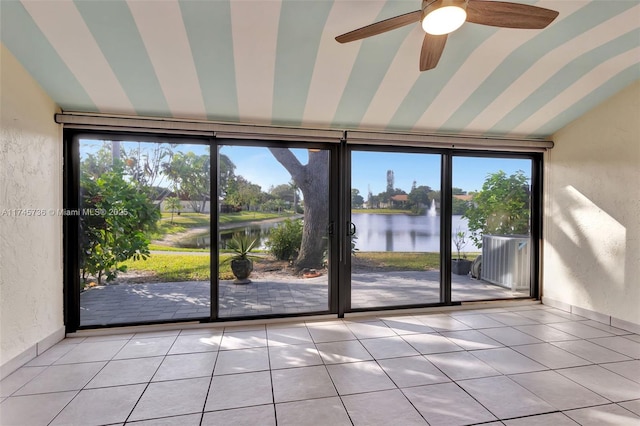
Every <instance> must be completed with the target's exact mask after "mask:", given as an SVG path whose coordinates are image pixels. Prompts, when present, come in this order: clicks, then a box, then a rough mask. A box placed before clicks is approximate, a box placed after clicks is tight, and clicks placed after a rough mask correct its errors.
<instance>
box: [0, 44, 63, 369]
mask: <svg viewBox="0 0 640 426" xmlns="http://www.w3.org/2000/svg"><path fill="white" fill-rule="evenodd" d="M1 49H2V51H1V52H0V55H1V56H0V58H1V63H0V66H1V81H0V87H1V89H0V90H1V92H0V107H1V109H0V119H1V129H2V130H1V133H0V139H1V143H0V323H1V325H0V341H1V347H0V366H2V367H1V370H0V373H2V375H4V374H6V373H7V372H8V371H9V370H11V369H12V366H13V367H15V366H16V363H18V364H19V363H21V362H24V361H25V360H28V359H29V358H31V357H32V356H35V354H36V353H38V352H42V351H43V350H45V349H46V348H47V347H48V346H50V345H51V344H52V343H54V342H55V340H59V339H60V338H62V337H63V336H64V334H63V328H62V327H63V311H62V308H63V307H62V220H61V217H60V216H56V215H55V214H51V213H50V212H48V210H49V209H54V210H55V209H61V208H62V137H61V129H60V126H58V125H57V124H55V123H54V121H53V115H54V113H55V112H56V108H57V107H56V105H55V104H54V103H53V101H52V100H51V99H50V98H49V97H48V96H47V95H46V94H45V92H44V91H43V90H42V88H40V86H38V85H37V83H36V82H35V81H34V80H33V79H32V78H31V76H30V75H29V74H28V73H27V72H26V70H25V69H24V68H23V67H22V66H21V65H20V64H19V63H18V61H17V60H16V59H15V57H14V56H13V55H12V54H11V53H10V52H9V51H8V50H7V49H6V48H5V47H4V46H1ZM5 209H8V210H5ZM12 209H45V210H47V212H46V213H45V215H44V216H25V215H20V214H19V213H17V212H13V211H12Z"/></svg>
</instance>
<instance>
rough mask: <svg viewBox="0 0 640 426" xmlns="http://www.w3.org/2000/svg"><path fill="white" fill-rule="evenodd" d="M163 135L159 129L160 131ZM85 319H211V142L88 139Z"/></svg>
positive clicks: (81, 209)
mask: <svg viewBox="0 0 640 426" xmlns="http://www.w3.org/2000/svg"><path fill="white" fill-rule="evenodd" d="M154 139H155V138H154ZM78 149H79V191H78V205H77V208H76V209H67V210H66V211H65V212H64V214H65V215H69V216H75V217H76V218H77V223H78V225H79V238H78V251H77V253H78V266H79V268H78V273H79V277H78V281H79V284H80V286H79V287H80V288H79V290H80V292H81V293H80V297H79V302H80V326H109V325H115V324H129V323H152V322H160V321H176V320H186V319H197V318H208V317H209V315H210V305H211V301H210V294H211V277H210V257H211V256H210V248H209V244H208V237H207V236H208V235H209V232H210V222H209V214H210V211H211V197H210V153H209V145H208V144H196V143H175V142H174V141H171V140H165V141H156V140H154V141H145V140H144V139H140V138H136V140H135V141H132V140H122V139H121V140H104V139H97V138H90V137H85V138H80V139H79V140H78Z"/></svg>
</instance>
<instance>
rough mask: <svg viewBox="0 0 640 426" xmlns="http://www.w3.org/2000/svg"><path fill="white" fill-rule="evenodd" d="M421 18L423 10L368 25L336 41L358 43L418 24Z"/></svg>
mask: <svg viewBox="0 0 640 426" xmlns="http://www.w3.org/2000/svg"><path fill="white" fill-rule="evenodd" d="M421 17H422V11H421V10H416V11H415V12H409V13H405V14H404V15H400V16H395V17H393V18H389V19H385V20H384V21H380V22H376V23H375V24H371V25H367V26H366V27H362V28H358V29H357V30H353V31H351V32H348V33H345V34H342V35H339V36H338V37H336V41H338V42H339V43H348V42H350V41H356V40H360V39H362V38H366V37H371V36H374V35H378V34H382V33H386V32H387V31H391V30H395V29H396V28H400V27H404V26H405V25H409V24H413V23H414V22H418V21H419V20H420V18H421Z"/></svg>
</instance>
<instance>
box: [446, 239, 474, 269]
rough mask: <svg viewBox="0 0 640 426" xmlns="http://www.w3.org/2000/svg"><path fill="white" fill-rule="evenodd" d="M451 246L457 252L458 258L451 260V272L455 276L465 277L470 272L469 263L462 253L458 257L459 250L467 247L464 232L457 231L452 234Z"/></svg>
mask: <svg viewBox="0 0 640 426" xmlns="http://www.w3.org/2000/svg"><path fill="white" fill-rule="evenodd" d="M453 244H455V246H456V251H457V252H458V258H457V259H452V260H451V272H453V273H454V274H456V275H467V274H468V273H469V271H471V261H470V260H468V259H467V256H466V255H465V254H464V253H463V254H462V257H460V250H462V249H463V248H464V246H466V245H467V234H466V232H464V231H461V230H460V229H458V230H457V231H456V233H455V234H453Z"/></svg>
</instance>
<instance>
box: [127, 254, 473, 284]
mask: <svg viewBox="0 0 640 426" xmlns="http://www.w3.org/2000/svg"><path fill="white" fill-rule="evenodd" d="M479 254H480V253H467V259H469V260H473V259H475V258H476V257H477V256H478V255H479ZM230 255H231V254H227V253H222V254H221V256H220V257H221V261H222V260H224V259H225V258H226V257H228V256H230ZM209 259H210V256H208V255H196V254H194V255H189V254H177V253H171V252H170V251H168V252H166V253H153V254H152V255H151V256H150V257H149V258H148V259H147V260H137V261H136V260H128V261H126V262H125V263H124V264H125V265H127V269H128V271H129V272H142V273H143V274H148V275H150V276H151V277H150V278H149V281H158V282H172V281H207V280H209V279H210V277H211V275H210V271H209ZM351 259H352V262H353V266H354V267H356V268H358V269H360V270H366V269H374V270H377V271H380V270H382V271H422V270H430V269H440V254H439V253H403V252H358V253H357V254H356V255H355V256H354V257H352V258H351ZM219 276H220V279H222V280H231V279H233V274H232V273H231V267H230V265H229V262H223V263H221V265H220V266H219Z"/></svg>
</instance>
